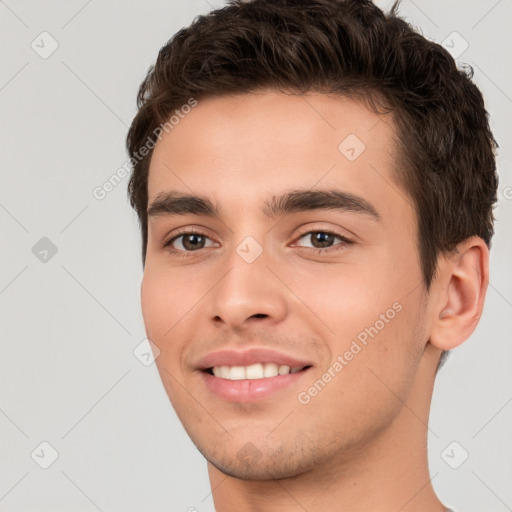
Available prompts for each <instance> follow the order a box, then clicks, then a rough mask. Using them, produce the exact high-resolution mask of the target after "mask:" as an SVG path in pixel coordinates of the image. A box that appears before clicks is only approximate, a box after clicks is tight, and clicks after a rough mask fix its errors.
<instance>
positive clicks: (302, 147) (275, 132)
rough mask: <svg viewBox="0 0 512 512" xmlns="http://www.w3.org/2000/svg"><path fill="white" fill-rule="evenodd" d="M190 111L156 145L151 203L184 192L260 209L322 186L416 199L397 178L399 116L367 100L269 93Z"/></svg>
mask: <svg viewBox="0 0 512 512" xmlns="http://www.w3.org/2000/svg"><path fill="white" fill-rule="evenodd" d="M187 111H188V113H187V114H182V115H181V116H180V117H179V122H177V123H175V124H173V127H172V129H170V130H169V131H168V133H165V132H164V133H163V135H162V138H161V140H160V141H158V143H157V144H156V147H155V149H154V152H153V155H152V159H151V165H150V172H149V179H148V194H149V204H151V202H152V201H153V200H154V199H155V198H156V197H157V196H158V195H159V194H161V193H162V192H166V191H174V190H176V191H179V192H181V193H188V194H194V193H195V194H201V195H208V196H210V197H213V196H214V197H216V198H218V199H219V201H220V203H222V202H225V201H226V202H231V203H236V204H237V205H239V206H247V205H248V204H250V203H255V206H256V203H261V202H262V201H263V200H264V199H266V198H267V197H268V196H269V195H271V194H273V193H278V192H279V191H285V190H290V189H295V188H302V189H304V188H307V189H311V188H314V187H322V188H324V187H327V188H333V187H337V188H340V187H342V188H343V190H344V191H346V192H348V193H353V194H357V195H361V192H364V193H365V194H370V195H372V194H373V195H381V196H382V195H383V196H388V197H389V198H390V200H395V201H396V199H397V196H398V198H401V199H402V200H405V201H406V202H408V197H407V194H406V193H405V192H404V191H402V190H400V187H399V185H398V184H397V183H396V181H395V178H394V175H395V170H396V169H395V168H396V163H395V160H396V158H395V156H396V148H395V144H394V126H393V123H392V120H391V119H390V118H389V117H384V116H382V115H378V114H376V113H375V112H373V111H372V110H370V109H369V108H367V107H366V106H365V104H364V103H363V102H362V101H357V100H354V99H349V98H346V97H339V96H338V97H334V96H329V95H326V94H321V93H308V94H306V95H292V94H285V93H280V92H275V91H261V92H258V93H251V94H241V95H234V96H227V95H226V96H221V97H211V98H207V99H204V100H199V101H198V103H197V106H195V107H194V108H192V109H187ZM174 121H176V119H175V120H174ZM216 203H217V201H216ZM384 207H386V206H384Z"/></svg>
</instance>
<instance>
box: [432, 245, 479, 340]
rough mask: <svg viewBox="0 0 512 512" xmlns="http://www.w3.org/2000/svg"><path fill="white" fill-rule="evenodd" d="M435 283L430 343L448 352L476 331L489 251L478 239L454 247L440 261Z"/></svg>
mask: <svg viewBox="0 0 512 512" xmlns="http://www.w3.org/2000/svg"><path fill="white" fill-rule="evenodd" d="M439 265H440V268H439V274H438V282H437V283H436V287H437V294H438V304H437V306H436V310H435V317H434V320H433V324H432V331H431V335H430V343H432V345H434V346H435V347H437V348H439V349H440V350H451V349H453V348H455V347H457V346H459V345H460V344H461V343H463V342H464V341H465V340H467V339H468V338H469V336H470V335H471V334H472V333H473V331H474V330H475V328H476V326H477V324H478V321H479V320H480V316H481V315H482V310H483V305H484V300H485V293H486V290H487V285H488V283H489V249H488V247H487V245H486V243H485V242H484V241H483V240H482V239H481V238H479V237H472V238H469V239H467V240H465V241H464V242H462V243H461V244H459V245H458V246H457V252H456V253H455V254H454V255H449V256H446V257H444V258H441V259H440V263H439Z"/></svg>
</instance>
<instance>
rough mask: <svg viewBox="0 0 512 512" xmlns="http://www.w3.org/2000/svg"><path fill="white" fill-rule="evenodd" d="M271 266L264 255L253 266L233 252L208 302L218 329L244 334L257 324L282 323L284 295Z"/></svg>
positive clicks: (212, 318) (210, 314)
mask: <svg viewBox="0 0 512 512" xmlns="http://www.w3.org/2000/svg"><path fill="white" fill-rule="evenodd" d="M269 263H271V262H270V261H269V258H268V257H267V254H266V253H265V251H263V252H262V254H261V255H260V256H259V257H258V258H257V259H256V260H254V261H252V262H250V260H246V259H244V258H243V257H242V256H240V254H239V253H237V252H236V251H233V253H232V255H230V258H229V259H227V260H226V261H225V262H224V266H223V269H222V270H223V271H222V277H221V278H220V280H219V281H218V283H217V285H216V286H214V288H213V290H212V292H211V294H210V297H209V300H208V308H209V311H208V313H209V317H210V319H211V320H212V322H213V323H214V324H215V326H216V327H218V328H226V329H231V330H235V331H241V330H244V329H245V328H246V327H249V326H250V325H251V324H255V323H258V324H261V322H266V323H267V324H270V325H273V324H277V323H279V322H282V321H283V319H284V318H285V316H286V312H287V303H286V296H285V291H284V287H283V284H282V282H281V281H280V280H279V279H278V278H277V277H276V274H277V275H278V274H279V270H278V268H277V265H269ZM269 267H270V268H269Z"/></svg>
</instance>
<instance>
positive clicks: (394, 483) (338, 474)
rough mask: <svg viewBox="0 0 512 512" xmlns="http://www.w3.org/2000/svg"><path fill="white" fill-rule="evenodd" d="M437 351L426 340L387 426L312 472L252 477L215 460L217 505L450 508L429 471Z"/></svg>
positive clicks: (247, 509) (345, 510) (235, 509)
mask: <svg viewBox="0 0 512 512" xmlns="http://www.w3.org/2000/svg"><path fill="white" fill-rule="evenodd" d="M438 357H439V351H437V350H435V349H433V348H432V346H431V345H430V344H427V348H426V351H425V354H424V357H423V358H422V362H421V363H420V367H419V368H418V372H417V374H416V379H415V382H414V383H413V386H412V389H411V393H410V395H409V396H408V398H407V400H406V402H405V403H404V404H403V407H401V409H400V412H399V414H398V415H397V416H396V417H395V418H394V420H393V421H392V422H391V424H390V425H389V426H388V427H387V428H386V429H385V430H383V431H382V432H380V433H379V434H378V435H377V436H375V437H374V438H373V439H371V440H366V441H364V443H363V444H360V445H358V446H355V447H353V449H351V451H350V453H347V451H344V452H343V453H336V454H334V455H333V456H332V458H331V459H330V460H328V461H326V462H324V463H322V465H320V466H317V467H316V468H315V469H313V470H311V471H308V472H305V473H301V474H298V475H296V476H294V477H291V478H283V479H280V480H267V481H265V480H259V481H254V480H252V481H248V480H241V479H237V478H233V477H230V476H227V475H225V474H224V473H222V472H221V471H220V470H218V469H217V468H216V467H215V466H213V465H212V464H211V463H208V474H209V479H210V485H211V488H212V494H213V499H214V503H215V509H216V511H217V512H256V511H265V512H281V511H282V512H284V511H286V512H294V511H301V512H303V511H304V510H307V511H308V512H315V511H326V510H336V511H338V512H356V511H361V510H365V512H396V511H397V510H400V512H427V511H428V512H444V511H446V510H447V509H446V508H445V507H444V506H443V504H442V503H441V502H440V501H439V499H438V498H437V496H436V494H435V492H434V489H433V487H432V483H431V482H432V477H431V476H430V475H429V471H428V451H427V425H428V414H429V410H430V402H431V398H432V389H433V383H434V378H435V368H436V361H437V359H438ZM436 358H437V359H436ZM427 380H430V384H431V385H427ZM383 385H384V384H383ZM425 389H427V390H429V391H428V392H425ZM390 392H391V391H390ZM397 400H398V398H397ZM434 478H435V475H434Z"/></svg>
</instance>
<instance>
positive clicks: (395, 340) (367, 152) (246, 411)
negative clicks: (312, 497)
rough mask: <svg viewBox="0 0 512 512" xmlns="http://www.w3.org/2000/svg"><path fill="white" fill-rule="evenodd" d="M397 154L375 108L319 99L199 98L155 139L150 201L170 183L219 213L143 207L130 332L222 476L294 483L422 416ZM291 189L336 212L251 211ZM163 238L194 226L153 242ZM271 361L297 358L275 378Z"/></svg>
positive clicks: (425, 326)
mask: <svg viewBox="0 0 512 512" xmlns="http://www.w3.org/2000/svg"><path fill="white" fill-rule="evenodd" d="M362 144H364V147H363V145H362ZM395 157H396V149H395V145H394V142H393V125H392V122H391V120H390V119H389V118H386V119H384V118H381V117H379V116H378V115H376V114H375V113H373V112H372V111H370V110H368V109H367V108H366V107H365V106H364V105H363V104H362V103H357V102H354V101H351V100H348V99H346V98H334V97H328V96H326V95H322V94H318V93H314V94H313V93H312V94H308V95H306V96H304V97H301V96H296V95H284V94H279V93H276V92H271V91H268V92H262V93H259V94H250V95H249V94H247V95H239V96H231V97H219V98H210V99H206V100H202V101H199V103H198V105H197V106H196V107H195V108H193V109H192V111H191V112H190V113H189V114H187V115H186V116H185V117H184V118H183V119H181V120H180V122H179V124H178V125H176V126H175V127H174V128H173V129H172V130H171V131H170V132H169V133H167V134H165V135H164V136H163V138H162V140H160V141H159V142H158V143H157V145H156V148H155V150H154V154H153V157H152V160H151V166H150V173H149V184H148V192H149V207H151V205H152V204H153V202H154V201H155V198H156V197H157V196H158V195H161V194H165V193H169V192H175V193H179V194H183V195H197V196H201V197H205V198H208V199H209V200H210V201H211V203H212V204H213V205H214V207H216V208H217V210H218V214H219V216H218V217H215V216H211V215H206V214H205V213H206V211H205V210H202V211H199V213H195V214H194V213H182V214H180V215H177V214H175V215H165V214H161V215H158V216H151V215H150V217H149V226H148V230H149V235H148V246H147V257H146V264H145V271H144V278H143V283H142V289H141V301H142V310H143V316H144V321H145V326H146V331H147V335H148V337H149V338H150V340H151V341H152V342H153V343H155V345H157V346H158V347H159V349H160V351H161V354H160V356H159V357H158V358H157V360H156V364H157V366H158V369H159V372H160V375H161V378H162V381H163V383H164V386H165V389H166V391H167V393H168V396H169V398H170V400H171V402H172V405H173V407H174V408H175V410H176V413H177V414H178V416H179V418H180V420H181V422H182V423H183V425H184V427H185V429H186V431H187V432H188V434H189V436H190V437H191V439H192V441H193V442H194V443H195V445H196V446H197V447H198V449H199V450H200V451H201V452H202V453H203V455H204V456H205V457H206V458H207V459H208V460H209V461H210V462H211V463H212V464H213V465H214V466H216V467H217V468H219V469H220V470H222V471H223V472H224V473H226V474H229V475H232V476H236V477H239V478H244V479H270V478H280V477H289V476H294V475H297V474H299V473H303V472H306V471H308V470H310V469H312V468H313V467H315V466H318V465H319V464H322V463H323V464H327V463H330V462H332V461H334V460H338V462H339V461H347V462H348V461H349V460H350V458H351V457H353V456H356V454H358V453H362V451H364V449H370V447H371V446H376V445H378V442H379V439H381V436H382V435H384V434H383V433H384V432H386V431H387V430H388V429H389V428H390V426H391V425H395V427H396V428H402V427H403V428H404V432H403V436H407V435H408V430H407V429H409V430H410V429H411V428H413V427H412V425H413V424H415V423H417V424H418V426H421V425H420V424H421V420H420V419H419V416H420V415H421V416H422V414H421V413H419V410H420V409H421V410H423V408H424V405H425V404H428V402H429V400H428V399H429V397H430V393H431V389H430V387H431V384H432V379H433V374H434V370H435V367H434V366H433V365H431V364H430V362H432V361H434V359H435V358H434V357H430V356H429V357H430V359H429V361H430V362H429V365H430V366H429V367H428V371H426V370H425V371H424V370H423V369H422V368H423V366H424V365H423V364H420V363H421V362H422V361H424V360H425V358H426V357H427V353H428V352H429V351H430V350H432V349H431V347H432V346H431V345H429V344H428V343H427V340H428V337H429V332H428V330H429V311H431V309H430V308H431V304H430V302H429V297H428V295H427V293H426V291H425V286H424V284H423V281H422V274H421V267H420V259H419V254H418V249H417V246H416V231H417V228H416V217H415V214H414V210H413V208H412V205H411V200H410V197H409V196H408V195H407V193H406V192H405V191H404V190H403V189H402V188H401V187H400V186H399V185H398V183H397V180H396V179H395V171H396V169H397V164H396V160H395ZM298 190H301V191H304V192H305V193H308V192H309V193H311V192H318V191H327V190H334V191H338V192H340V193H341V194H345V196H341V198H340V204H341V203H343V204H344V205H345V207H340V208H338V209H334V208H332V209H309V210H303V209H301V208H298V209H295V210H294V209H292V210H287V211H286V213H282V211H281V212H280V213H277V214H276V215H275V216H270V215H267V214H268V213H270V212H269V210H270V208H269V207H267V208H264V205H267V204H268V203H270V202H272V201H273V200H274V202H276V198H278V197H279V196H282V195H285V194H288V193H290V192H293V191H298ZM160 198H161V196H160ZM341 199H343V200H344V201H341ZM282 204H283V201H278V202H277V204H275V206H279V205H282ZM278 211H279V209H278ZM178 230H179V231H180V234H182V235H183V233H190V232H191V231H193V230H195V231H197V232H199V233H200V235H196V236H195V237H194V236H190V235H185V236H181V237H178V238H176V239H175V240H174V242H172V244H171V245H170V246H169V247H164V244H165V242H168V241H169V240H171V239H172V238H174V237H176V236H178ZM329 233H332V235H329ZM340 237H341V238H340ZM345 239H347V240H349V242H347V241H345ZM172 249H174V251H175V252H172ZM430 316H431V315H430ZM426 347H427V349H428V350H427V351H425V348H426ZM256 349H267V350H270V351H274V352H273V353H272V352H268V353H265V352H262V351H258V350H256ZM226 351H227V352H230V353H231V354H228V355H227V356H226ZM424 351H425V352H424ZM217 353H218V354H217ZM432 353H433V352H432ZM438 354H439V352H437V355H438ZM212 355H213V359H212V358H210V356H212ZM215 357H217V358H216V359H215ZM422 358H423V359H422ZM272 363H274V364H272ZM287 363H289V364H288V366H292V367H293V368H294V369H296V368H297V367H298V368H302V367H304V366H307V368H306V369H303V370H300V371H298V372H295V373H293V374H289V375H277V376H275V370H276V365H277V367H279V366H283V365H287ZM336 363H338V364H336ZM259 364H261V366H260V365H259ZM212 366H215V367H216V368H215V372H216V373H217V374H218V375H223V376H214V375H212V374H211V373H210V372H208V371H207V370H205V367H207V368H210V367H212ZM220 366H228V367H232V366H245V367H250V368H249V369H248V370H244V369H241V368H234V369H233V368H223V369H218V368H217V367H220ZM281 371H282V372H285V371H286V368H284V369H282V370H281ZM219 372H222V373H220V374H219ZM224 372H225V373H224ZM229 372H231V373H229ZM261 372H266V374H268V375H274V376H270V377H267V378H261V376H262V373H261ZM273 372H274V373H273ZM228 375H230V376H231V377H236V378H238V379H240V380H231V379H228V378H226V377H227V376H228ZM248 376H251V377H256V379H249V378H247V377H248ZM315 382H316V385H315ZM411 397H413V398H412V399H414V400H417V401H418V403H417V405H418V408H419V409H418V412H417V413H416V414H415V415H414V414H411V411H410V410H406V409H409V408H408V407H406V406H404V403H407V402H408V400H409V401H410V400H411ZM409 403H410V402H409ZM404 415H407V420H405V419H404ZM415 416H416V417H415ZM405 425H408V427H407V428H406V427H405ZM414 428H415V427H414ZM423 428H425V426H424V425H423ZM402 441H406V437H405V439H404V438H402ZM397 442H399V440H397ZM249 462H250V463H249Z"/></svg>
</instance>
